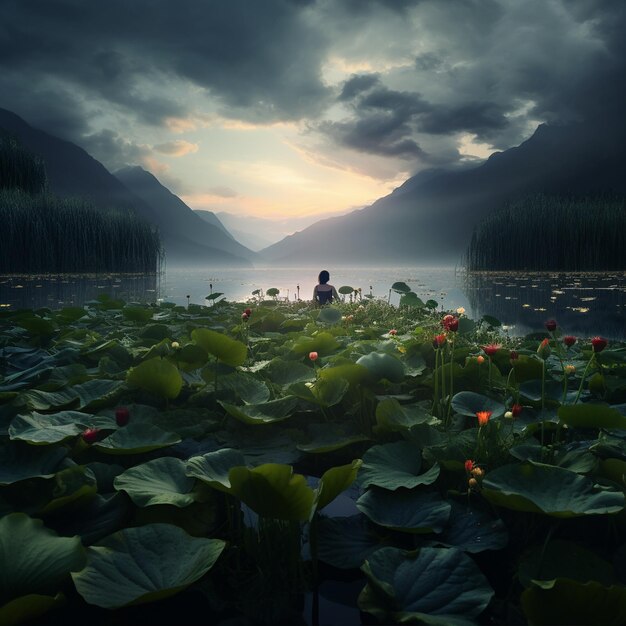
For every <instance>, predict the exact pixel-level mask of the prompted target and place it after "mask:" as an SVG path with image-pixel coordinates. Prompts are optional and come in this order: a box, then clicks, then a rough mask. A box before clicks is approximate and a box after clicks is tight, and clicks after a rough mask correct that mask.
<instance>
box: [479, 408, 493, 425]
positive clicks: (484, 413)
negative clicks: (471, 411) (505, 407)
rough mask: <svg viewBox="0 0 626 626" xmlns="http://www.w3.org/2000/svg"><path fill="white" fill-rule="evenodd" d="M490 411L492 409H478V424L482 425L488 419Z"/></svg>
mask: <svg viewBox="0 0 626 626" xmlns="http://www.w3.org/2000/svg"><path fill="white" fill-rule="evenodd" d="M491 413H492V411H478V412H477V413H476V417H477V418H478V425H479V426H484V425H485V424H486V423H487V422H488V421H489V418H490V417H491Z"/></svg>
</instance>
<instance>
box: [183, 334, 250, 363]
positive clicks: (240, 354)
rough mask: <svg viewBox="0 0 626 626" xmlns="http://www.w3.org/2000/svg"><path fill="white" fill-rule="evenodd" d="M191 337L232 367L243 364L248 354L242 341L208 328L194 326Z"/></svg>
mask: <svg viewBox="0 0 626 626" xmlns="http://www.w3.org/2000/svg"><path fill="white" fill-rule="evenodd" d="M191 338H192V339H193V340H194V341H195V342H196V343H197V344H198V345H199V346H200V347H201V348H204V350H206V351H207V352H208V353H209V354H212V355H213V356H214V357H216V358H217V359H219V360H220V361H222V363H226V365H231V366H232V367H237V366H239V365H243V364H244V362H245V360H246V357H247V356H248V348H247V346H246V345H245V344H244V343H241V341H237V340H236V339H231V338H230V337H227V336H226V335H223V334H222V333H218V332H216V331H214V330H210V329H208V328H196V329H195V330H194V331H193V332H192V333H191Z"/></svg>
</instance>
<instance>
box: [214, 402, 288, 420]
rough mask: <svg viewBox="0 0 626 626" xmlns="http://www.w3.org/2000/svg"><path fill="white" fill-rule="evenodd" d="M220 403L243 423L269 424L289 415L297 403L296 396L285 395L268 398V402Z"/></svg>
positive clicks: (284, 418)
mask: <svg viewBox="0 0 626 626" xmlns="http://www.w3.org/2000/svg"><path fill="white" fill-rule="evenodd" d="M220 404H221V405H222V406H223V407H224V410H225V411H226V412H227V413H228V414H229V415H231V416H232V417H234V418H236V419H238V420H239V421H241V422H244V423H245V424H271V423H274V422H281V421H283V420H286V419H287V418H289V417H291V416H292V414H293V411H294V409H295V408H296V406H297V404H298V398H296V397H295V396H285V397H284V398H279V399H277V400H270V402H263V403H261V404H246V405H245V406H234V405H233V404H228V403H227V402H222V401H220Z"/></svg>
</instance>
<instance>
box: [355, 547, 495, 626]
mask: <svg viewBox="0 0 626 626" xmlns="http://www.w3.org/2000/svg"><path fill="white" fill-rule="evenodd" d="M361 569H362V570H363V572H364V573H365V575H366V577H367V580H368V584H367V585H366V587H365V589H364V590H363V591H362V592H361V595H360V596H359V601H358V602H359V607H360V608H361V610H363V611H366V612H368V613H372V614H373V615H375V616H376V617H377V618H378V619H379V620H380V621H381V622H383V623H386V624H390V623H393V624H398V623H409V622H412V623H422V624H437V625H440V626H445V625H448V624H450V625H459V624H472V623H473V622H472V621H471V620H472V618H476V617H477V616H478V615H480V614H481V613H482V612H483V611H484V610H485V608H486V607H487V605H488V604H489V602H490V601H491V598H492V597H493V590H492V589H491V587H490V585H489V583H488V582H487V580H486V578H485V577H484V576H483V574H482V573H481V571H480V570H479V569H478V566H477V565H476V564H475V563H474V561H472V559H471V558H470V557H468V556H467V555H466V554H464V553H463V552H461V551H460V550H455V549H453V548H421V549H420V550H417V551H415V552H407V551H405V550H400V549H399V548H391V547H386V548H381V549H380V550H377V551H376V552H374V553H373V554H371V555H370V556H369V557H368V558H367V559H366V561H365V563H364V564H363V566H362V567H361Z"/></svg>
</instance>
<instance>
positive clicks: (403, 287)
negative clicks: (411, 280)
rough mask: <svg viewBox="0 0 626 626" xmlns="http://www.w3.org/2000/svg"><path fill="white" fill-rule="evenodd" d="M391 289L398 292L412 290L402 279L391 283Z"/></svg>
mask: <svg viewBox="0 0 626 626" xmlns="http://www.w3.org/2000/svg"><path fill="white" fill-rule="evenodd" d="M391 289H392V290H393V291H395V292H396V293H408V292H409V291H411V288H410V287H409V286H408V285H407V284H406V283H403V282H401V281H397V282H395V283H393V285H391Z"/></svg>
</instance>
